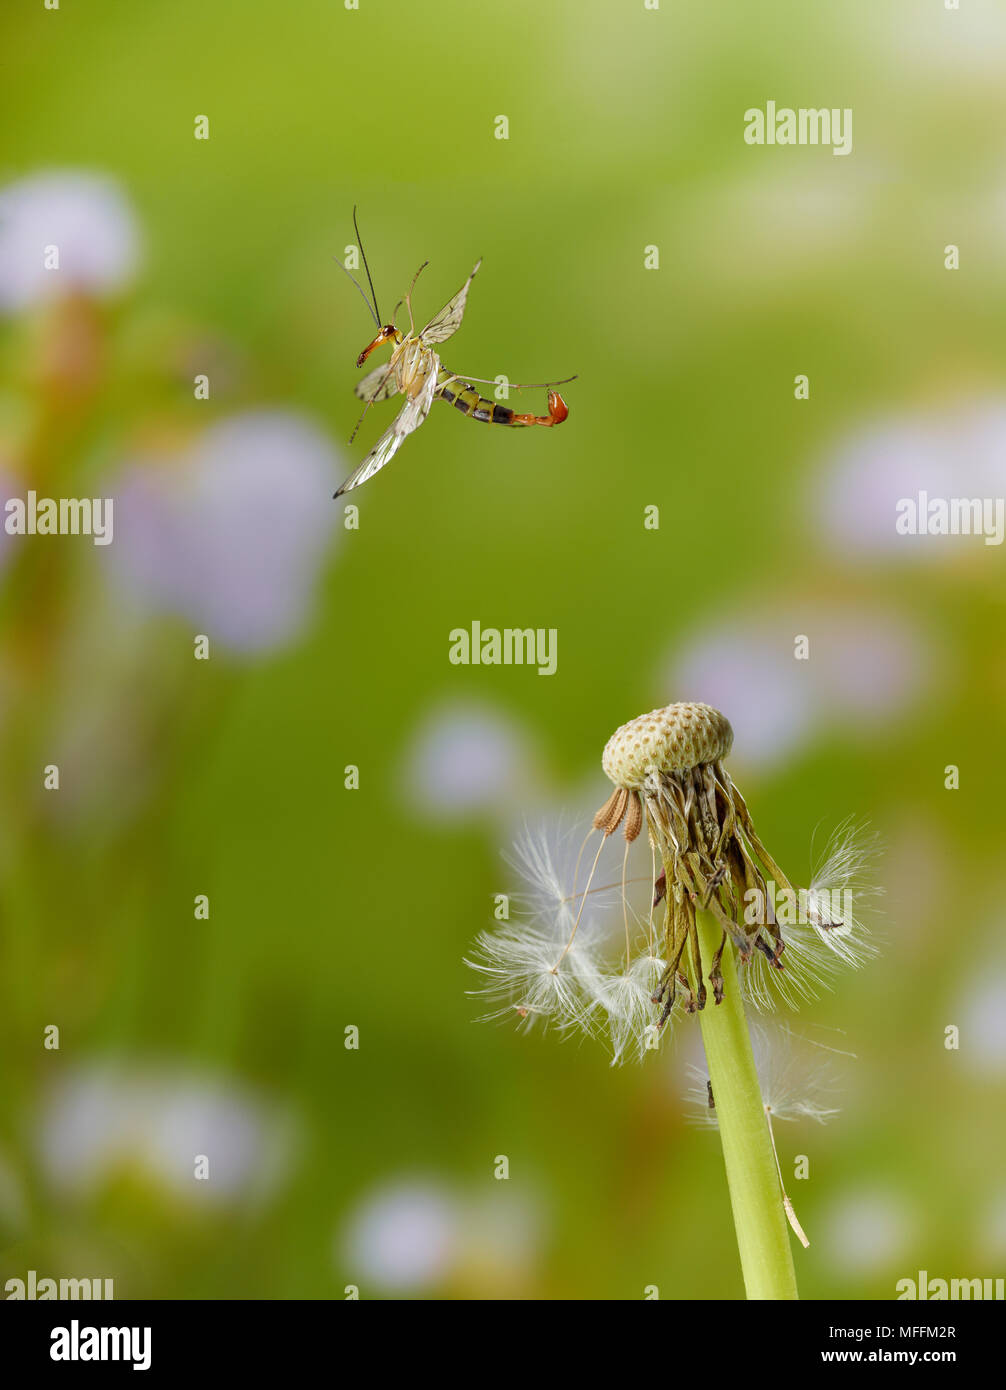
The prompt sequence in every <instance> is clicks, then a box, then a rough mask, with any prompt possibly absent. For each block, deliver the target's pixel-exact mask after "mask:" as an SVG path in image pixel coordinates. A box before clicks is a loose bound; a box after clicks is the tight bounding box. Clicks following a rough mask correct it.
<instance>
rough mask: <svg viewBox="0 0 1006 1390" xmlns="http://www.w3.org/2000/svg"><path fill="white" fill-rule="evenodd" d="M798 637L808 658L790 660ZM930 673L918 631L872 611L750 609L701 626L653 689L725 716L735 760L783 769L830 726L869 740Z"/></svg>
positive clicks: (818, 605)
mask: <svg viewBox="0 0 1006 1390" xmlns="http://www.w3.org/2000/svg"><path fill="white" fill-rule="evenodd" d="M797 636H806V637H807V638H808V640H809V648H810V652H809V657H808V658H807V659H806V660H797V659H796V656H795V649H794V642H795V639H796V637H797ZM931 665H932V662H931V659H930V654H929V652H928V651H927V649H926V647H925V646H924V644H923V642H922V639H921V637H920V634H919V632H918V629H917V627H916V626H915V624H914V623H912V622H911V621H909V620H908V619H906V618H905V617H904V616H903V615H902V614H900V613H898V612H896V611H894V610H890V609H884V608H883V607H880V606H878V605H877V604H876V603H873V604H871V605H870V606H869V607H866V606H865V605H863V606H860V605H858V604H852V603H849V602H845V603H836V602H823V603H822V602H815V603H814V604H813V607H812V608H804V609H798V608H795V607H791V606H789V605H786V604H780V605H779V606H778V607H776V608H774V609H773V608H762V607H759V608H756V609H754V610H753V611H751V612H750V613H749V614H747V615H746V616H743V617H742V618H740V619H737V618H730V619H728V620H727V621H725V622H724V623H723V624H721V625H720V624H716V623H711V624H707V625H705V626H704V627H703V628H702V629H701V631H700V632H698V633H697V634H695V635H694V636H693V637H692V639H691V640H690V641H686V642H685V643H684V644H683V645H682V646H680V647H678V648H676V649H675V651H674V652H673V653H672V654H671V656H670V657H669V658H667V659H665V661H664V662H663V663H662V670H661V671H660V673H659V674H658V681H659V683H660V687H661V688H663V689H670V690H687V691H688V692H689V695H690V696H692V697H693V698H695V699H697V700H702V701H703V702H705V703H706V704H710V705H712V706H713V707H714V708H715V709H721V710H723V711H724V712H725V713H726V714H727V716H728V718H729V719H730V722H731V724H732V725H733V726H734V732H735V735H736V752H735V755H734V756H735V757H736V758H737V760H738V761H739V762H742V763H743V764H745V765H747V766H751V767H773V766H781V765H784V764H785V763H786V761H787V760H788V759H789V758H792V757H795V756H797V755H798V754H799V752H800V751H801V749H802V748H804V747H805V746H806V745H807V744H808V743H809V742H810V740H811V739H812V738H813V737H814V736H815V735H817V734H819V733H820V732H821V731H822V730H825V729H829V728H831V727H838V728H842V727H846V728H850V729H854V730H855V733H856V735H857V737H861V736H863V735H864V734H866V735H867V736H868V735H869V734H870V733H871V732H873V731H875V730H876V729H877V728H882V727H883V726H884V725H885V724H886V723H888V722H889V721H890V720H891V719H893V718H895V717H897V716H899V715H900V714H902V713H903V712H904V711H905V710H906V709H908V708H910V707H911V705H912V704H913V703H915V701H916V700H917V699H918V698H919V696H920V694H921V693H922V692H923V691H924V690H925V687H926V678H927V675H928V671H929V669H930V667H931Z"/></svg>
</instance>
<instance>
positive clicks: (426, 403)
mask: <svg viewBox="0 0 1006 1390" xmlns="http://www.w3.org/2000/svg"><path fill="white" fill-rule="evenodd" d="M431 356H432V354H431ZM438 365H439V364H438V362H437V359H436V357H433V361H432V363H431V364H430V372H429V375H428V376H427V378H426V380H425V381H424V382H423V388H422V390H421V391H420V392H419V394H418V395H416V396H410V397H409V399H408V400H407V401H406V402H405V404H404V405H403V406H402V408H401V410H400V411H399V412H398V414H397V415H396V416H395V418H394V420H393V421H392V423H391V425H390V426H389V428H388V429H386V430H385V431H384V433H383V434H382V435H381V437H380V439H379V440H378V441H377V443H376V444H375V445H374V447H373V448H372V449H371V451H370V453H369V454H368V455H367V457H366V458H365V459H364V460H363V462H362V463H361V464H360V466H359V468H358V469H357V470H356V472H355V473H353V474H352V475H351V476H350V477H349V478H348V479H347V480H346V482H344V483H343V485H342V487H341V488H340V489H339V491H338V492H337V493H336V494H335V495H336V497H341V496H342V494H343V493H344V492H349V491H350V490H351V489H352V488H354V487H359V486H360V484H361V483H365V482H367V481H368V479H370V478H372V477H373V476H374V474H375V473H379V472H380V471H381V469H382V468H383V467H384V465H385V464H386V463H390V462H391V460H392V459H393V458H394V457H395V455H396V454H397V453H398V451H399V449H400V448H401V447H402V445H403V444H404V443H405V440H406V439H407V438H408V436H409V435H410V434H412V433H413V431H414V430H417V429H418V428H419V426H420V425H421V424H422V423H423V421H424V420H425V419H426V417H427V415H429V413H430V406H431V405H432V404H433V395H434V392H435V391H436V389H437V368H438Z"/></svg>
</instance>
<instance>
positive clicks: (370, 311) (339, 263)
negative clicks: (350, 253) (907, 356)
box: [332, 256, 381, 328]
mask: <svg viewBox="0 0 1006 1390" xmlns="http://www.w3.org/2000/svg"><path fill="white" fill-rule="evenodd" d="M332 260H333V261H335V263H336V265H337V266H339V267H340V268H341V269H342V270H344V271H345V272H346V274H347V275H348V276H349V278H350V280H352V282H353V284H354V285H355V286H356V288H357V289H358V290H359V291H360V297H361V298H362V300H363V302H364V304H366V306H367V313H368V314H369V315H370V317H371V318H372V319H373V320H374V322H375V323H376V324H377V326H378V328H380V326H381V321H380V319H378V318H377V317H376V316H375V314H374V309H373V306H372V305H371V302H370V300H369V299H368V298H367V295H366V292H365V291H364V288H363V286H362V285H361V284H360V282H359V281H358V280H357V279H356V277H355V276H354V275H353V274H352V272H351V271H348V270H346V267H345V266H344V265H343V264H342V261H340V260H339V257H338V256H333V257H332Z"/></svg>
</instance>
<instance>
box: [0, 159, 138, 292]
mask: <svg viewBox="0 0 1006 1390" xmlns="http://www.w3.org/2000/svg"><path fill="white" fill-rule="evenodd" d="M50 246H55V247H57V248H58V254H59V268H58V269H52V270H50V269H46V248H47V247H50ZM139 257H140V236H139V231H138V228H137V225H136V219H135V218H134V216H133V211H132V208H131V207H130V205H129V203H128V202H127V200H126V198H125V197H124V196H123V194H122V192H121V190H120V189H119V187H118V185H117V184H116V183H115V182H114V181H113V180H112V179H109V178H106V177H103V176H102V175H98V174H88V173H82V172H80V171H77V170H53V171H52V172H46V173H38V174H31V175H29V176H28V177H27V178H23V179H19V180H18V181H17V182H16V183H10V184H7V185H6V187H4V188H0V313H3V312H6V313H16V312H17V311H18V310H21V309H25V308H27V307H29V306H30V305H32V304H35V303H36V302H37V301H39V300H41V299H43V298H47V297H49V296H52V295H57V294H61V293H65V292H66V291H67V290H71V289H72V290H81V291H84V292H85V293H88V294H92V295H96V296H103V295H107V294H113V293H114V292H115V291H117V290H119V289H121V288H122V287H123V286H124V285H126V284H127V283H128V282H129V280H130V279H131V278H132V276H133V273H134V271H135V270H136V266H137V263H138V261H139Z"/></svg>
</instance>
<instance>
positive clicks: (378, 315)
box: [353, 207, 381, 328]
mask: <svg viewBox="0 0 1006 1390" xmlns="http://www.w3.org/2000/svg"><path fill="white" fill-rule="evenodd" d="M353 230H354V231H355V232H356V244H357V246H359V248H360V255H361V256H362V257H363V268H364V270H365V271H366V272H367V284H368V285H369V286H370V297H371V299H373V301H374V322H375V323H376V324H377V326H378V328H380V326H381V311H380V309H379V308H378V307H377V295H376V294H375V293H374V282H373V280H372V279H371V277H370V266H369V265H368V264H367V253H366V251H364V249H363V237H361V236H360V228H359V227H358V226H357V222H356V208H355V207H354V208H353Z"/></svg>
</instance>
